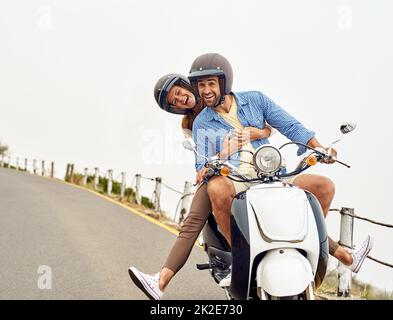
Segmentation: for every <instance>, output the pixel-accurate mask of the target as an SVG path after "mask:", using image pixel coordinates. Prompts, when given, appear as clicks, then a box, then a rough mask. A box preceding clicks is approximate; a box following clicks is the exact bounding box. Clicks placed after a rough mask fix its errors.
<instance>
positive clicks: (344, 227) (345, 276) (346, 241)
mask: <svg viewBox="0 0 393 320" xmlns="http://www.w3.org/2000/svg"><path fill="white" fill-rule="evenodd" d="M340 213H341V222H340V244H341V245H342V246H344V247H349V248H352V247H353V222H354V218H353V217H351V216H348V215H347V214H352V215H353V214H354V209H353V208H341V211H340ZM337 273H338V288H337V296H338V297H350V296H351V287H352V271H351V270H350V269H348V267H346V266H345V265H344V264H342V263H341V262H339V264H338V268H337Z"/></svg>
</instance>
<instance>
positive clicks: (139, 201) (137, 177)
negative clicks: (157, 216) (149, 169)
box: [135, 174, 142, 205]
mask: <svg viewBox="0 0 393 320" xmlns="http://www.w3.org/2000/svg"><path fill="white" fill-rule="evenodd" d="M141 178H142V176H141V175H140V174H136V175H135V202H136V203H137V204H138V205H141V204H142V196H141V180H142V179H141Z"/></svg>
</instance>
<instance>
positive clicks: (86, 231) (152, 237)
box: [0, 168, 225, 300]
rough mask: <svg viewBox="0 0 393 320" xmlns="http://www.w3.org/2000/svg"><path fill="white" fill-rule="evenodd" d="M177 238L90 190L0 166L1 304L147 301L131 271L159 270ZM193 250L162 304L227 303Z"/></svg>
mask: <svg viewBox="0 0 393 320" xmlns="http://www.w3.org/2000/svg"><path fill="white" fill-rule="evenodd" d="M175 238H176V236H175V235H174V234H172V233H170V232H168V231H167V230H165V229H163V228H161V227H160V226H157V225H155V224H153V223H151V222H149V221H147V220H145V219H144V218H142V217H140V216H138V215H136V214H134V213H132V212H130V211H128V210H127V209H125V208H123V207H121V206H118V205H116V204H114V203H112V202H110V201H108V200H105V199H103V198H101V197H99V196H97V195H95V194H93V193H91V192H89V191H86V190H81V189H79V188H75V187H73V186H70V185H67V184H64V183H61V182H59V181H56V180H51V179H47V178H43V177H40V176H34V175H30V174H26V173H23V172H17V171H15V170H9V169H3V168H0V299H147V298H146V297H145V295H144V294H143V293H142V292H140V291H139V289H138V288H137V287H136V286H135V285H134V284H133V283H132V282H131V280H130V278H129V275H128V271H127V270H128V267H129V266H130V265H134V266H136V267H138V268H139V269H140V270H142V271H144V272H146V273H154V272H158V271H159V270H160V269H161V266H162V264H163V262H164V260H165V258H166V255H167V253H168V252H169V250H170V248H171V245H172V244H173V242H174V241H175ZM204 262H206V256H205V254H204V253H203V251H202V250H201V249H200V248H197V247H195V248H194V249H193V252H192V254H191V256H190V259H189V260H188V262H187V263H186V265H185V266H184V268H183V269H182V270H181V271H180V272H179V273H178V274H177V276H176V277H175V278H174V280H173V281H172V282H171V283H170V285H169V286H168V288H167V290H166V292H165V295H164V299H168V300H169V299H171V300H172V299H225V295H224V292H223V291H222V290H221V289H220V288H219V287H218V286H217V285H216V284H215V283H214V281H213V280H212V278H211V277H210V275H209V273H208V271H198V270H197V269H196V268H195V264H196V263H204Z"/></svg>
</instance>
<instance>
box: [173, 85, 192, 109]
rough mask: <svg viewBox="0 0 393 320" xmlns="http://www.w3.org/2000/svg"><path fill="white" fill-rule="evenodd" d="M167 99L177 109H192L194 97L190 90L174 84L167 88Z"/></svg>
mask: <svg viewBox="0 0 393 320" xmlns="http://www.w3.org/2000/svg"><path fill="white" fill-rule="evenodd" d="M167 101H168V103H169V104H171V105H173V106H175V107H176V108H178V109H192V108H194V106H195V97H194V95H193V94H192V92H190V91H189V90H187V89H185V88H183V87H181V86H178V85H174V86H173V87H172V88H171V90H169V92H168V95H167Z"/></svg>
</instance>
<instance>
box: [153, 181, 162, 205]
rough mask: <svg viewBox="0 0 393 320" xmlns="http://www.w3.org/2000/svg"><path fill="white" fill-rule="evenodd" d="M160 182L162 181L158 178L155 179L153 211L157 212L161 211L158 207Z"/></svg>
mask: <svg viewBox="0 0 393 320" xmlns="http://www.w3.org/2000/svg"><path fill="white" fill-rule="evenodd" d="M161 182H162V179H161V178H160V177H157V178H156V187H155V189H154V200H153V203H154V210H155V211H157V212H159V211H161V206H160V198H161Z"/></svg>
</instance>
